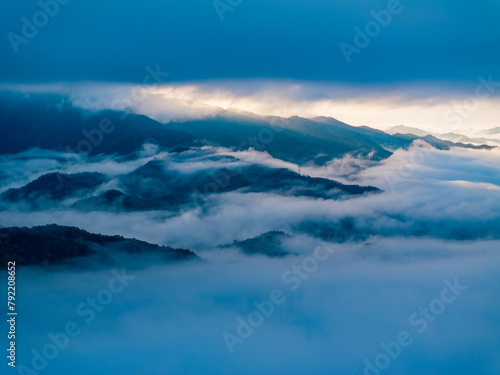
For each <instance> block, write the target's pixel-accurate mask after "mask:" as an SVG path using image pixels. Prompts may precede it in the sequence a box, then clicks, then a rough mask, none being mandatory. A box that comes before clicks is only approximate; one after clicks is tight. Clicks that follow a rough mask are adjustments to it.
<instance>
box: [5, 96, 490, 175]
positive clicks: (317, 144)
mask: <svg viewBox="0 0 500 375" xmlns="http://www.w3.org/2000/svg"><path fill="white" fill-rule="evenodd" d="M0 116H1V121H0V131H2V134H3V137H2V138H1V139H0V152H1V153H4V154H11V153H18V152H21V151H26V150H28V149H30V148H35V147H37V148H41V149H47V150H56V151H70V152H75V153H76V152H80V153H84V154H89V155H90V156H95V155H98V154H108V155H110V154H118V155H129V154H131V153H133V152H136V151H137V150H139V149H140V148H141V146H142V145H143V144H144V143H146V142H148V143H153V144H156V145H158V146H160V147H161V148H163V149H167V150H173V149H179V148H181V149H182V148H190V147H196V146H200V145H215V146H222V147H227V148H233V149H235V150H247V149H249V148H254V149H256V150H258V151H264V150H265V151H266V152H268V153H269V154H270V155H272V156H273V157H275V158H278V159H281V160H285V161H289V162H293V163H296V164H299V165H301V164H306V163H311V162H312V163H315V164H317V165H323V164H325V163H326V162H328V161H329V160H331V159H332V158H338V157H342V156H344V155H346V154H352V155H354V156H356V155H361V156H363V157H369V158H371V159H372V160H381V159H385V158H387V157H389V156H390V155H391V151H392V150H395V149H397V148H402V147H408V146H409V145H410V144H411V142H412V141H413V140H414V139H416V138H422V139H424V140H426V141H427V142H429V143H430V144H431V145H433V146H435V147H439V148H448V147H452V146H455V147H471V148H477V147H480V148H490V146H477V145H472V144H462V143H457V144H455V143H453V142H443V141H441V140H438V139H434V138H429V137H427V139H426V136H417V137H408V136H404V135H401V134H396V135H390V134H387V133H384V132H382V131H379V130H376V129H372V128H369V127H354V126H350V125H347V124H345V123H342V122H340V121H337V120H335V119H332V118H324V117H319V118H315V119H304V118H300V117H291V118H288V119H283V118H276V117H259V116H245V115H241V114H236V113H231V112H226V113H225V114H222V115H217V116H215V117H213V118H207V119H203V120H191V121H182V122H170V123H168V124H161V123H159V122H157V121H155V120H153V119H151V118H149V117H146V116H142V115H136V114H128V113H124V112H120V111H112V110H105V111H100V112H91V111H88V110H84V109H81V108H78V107H74V106H73V105H72V103H71V101H70V100H69V99H67V98H64V97H61V96H57V95H29V96H26V95H21V94H14V93H10V92H2V93H0Z"/></svg>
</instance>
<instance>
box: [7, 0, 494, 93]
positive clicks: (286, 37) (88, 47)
mask: <svg viewBox="0 0 500 375" xmlns="http://www.w3.org/2000/svg"><path fill="white" fill-rule="evenodd" d="M43 2H50V0H45V1H42V3H43ZM233 3H239V2H233ZM400 4H401V5H400V7H401V9H402V11H401V12H399V13H398V14H394V15H392V17H391V21H390V22H389V24H388V25H387V27H382V28H381V30H380V32H379V33H378V34H377V35H376V36H374V37H373V38H372V39H373V40H371V41H370V43H369V44H368V45H367V46H366V47H363V48H362V49H361V52H360V53H359V54H355V55H353V56H352V60H353V61H352V62H351V63H350V64H347V62H346V59H345V58H344V56H343V54H342V52H341V49H340V48H339V45H340V43H342V42H346V43H350V44H352V45H354V38H355V35H356V32H355V30H354V28H355V27H359V28H360V29H362V30H364V29H365V26H366V25H367V23H369V22H370V21H373V19H374V17H373V15H372V14H371V13H370V12H371V11H372V10H373V11H382V10H385V9H388V1H385V0H377V1H371V2H362V1H349V2H345V1H321V0H315V1H308V2H305V1H301V2H294V3H290V2H273V3H269V2H268V1H263V0H261V1H252V2H247V1H243V2H241V4H240V5H237V6H236V7H233V8H234V9H233V10H232V11H231V12H227V13H226V14H225V19H224V21H223V22H221V21H220V19H219V16H218V15H217V12H216V11H215V9H214V5H213V2H212V1H199V0H190V1H184V2H181V3H177V2H168V3H158V2H156V1H153V0H146V1H142V2H140V3H137V2H133V1H126V2H122V6H120V7H116V4H115V3H113V2H111V1H101V2H98V3H92V4H89V3H88V2H85V1H81V0H71V1H69V2H68V3H67V4H66V5H61V6H60V9H59V11H58V12H57V14H55V16H54V17H49V18H48V22H47V24H46V25H45V26H42V27H40V28H39V30H38V32H37V34H36V35H35V36H34V37H33V38H27V41H28V43H27V44H20V45H19V46H18V47H19V53H17V54H15V53H14V49H13V47H12V45H11V43H10V42H9V39H8V37H7V35H8V33H10V32H13V33H16V34H18V35H20V36H22V27H23V23H24V21H22V17H26V19H28V20H29V21H31V22H32V21H33V17H34V15H36V14H37V12H39V11H40V10H41V8H40V6H39V5H38V4H37V2H35V1H31V2H23V3H19V2H2V5H1V6H0V13H1V14H3V15H4V20H3V22H2V23H1V25H2V26H1V30H0V31H1V32H0V34H1V35H2V42H1V43H0V54H1V56H2V60H1V62H0V72H1V74H0V80H1V81H8V82H40V81H44V82H52V81H81V80H93V81H120V82H136V83H141V82H142V80H143V78H144V76H145V75H146V74H148V73H147V71H146V67H147V66H151V67H155V66H156V65H157V64H160V66H161V69H163V70H164V71H166V72H170V76H169V77H168V80H170V81H185V80H200V79H212V78H258V77H265V78H269V77H272V78H295V79H306V80H331V81H344V82H358V83H366V82H398V81H415V80H434V81H436V80H437V81H443V80H444V81H469V82H470V81H474V80H475V79H476V78H477V77H478V76H479V75H481V74H489V73H493V74H494V75H495V76H497V77H498V76H500V71H499V68H498V67H499V66H500V65H499V58H500V55H499V52H498V48H496V46H497V45H498V41H499V40H498V38H499V35H500V31H499V26H498V22H496V17H497V15H498V12H499V5H498V3H497V2H495V1H490V0H481V1H479V2H475V3H474V4H471V3H469V2H466V1H455V2H453V3H450V2H448V1H444V0H440V1H429V0H428V1H425V0H421V1H410V0H401V2H400ZM398 9H400V8H398ZM39 17H40V16H39ZM35 22H38V24H42V25H43V23H44V20H43V16H41V18H40V19H39V20H38V21H35ZM35 62H36V63H35ZM33 64H36V69H34V68H33V67H34V65H33Z"/></svg>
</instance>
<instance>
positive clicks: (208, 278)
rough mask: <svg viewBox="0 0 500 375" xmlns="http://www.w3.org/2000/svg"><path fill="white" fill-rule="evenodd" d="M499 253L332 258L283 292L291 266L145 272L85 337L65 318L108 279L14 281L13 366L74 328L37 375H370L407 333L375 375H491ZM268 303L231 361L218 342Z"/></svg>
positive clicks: (410, 244) (470, 245) (427, 249)
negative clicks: (277, 294) (369, 368)
mask: <svg viewBox="0 0 500 375" xmlns="http://www.w3.org/2000/svg"><path fill="white" fill-rule="evenodd" d="M498 245H499V242H498V241H481V242H475V241H471V242H454V241H449V242H444V241H438V240H414V239H413V240H408V239H401V238H397V239H378V240H375V243H374V244H372V245H370V246H365V245H363V244H360V245H355V244H351V245H342V246H338V245H337V246H333V247H332V249H333V251H334V253H333V254H332V255H331V256H330V257H329V258H328V259H326V260H324V261H321V262H319V264H318V266H317V269H316V270H315V271H311V272H308V273H307V276H308V278H307V279H305V280H302V281H301V283H300V285H299V287H298V288H297V289H296V290H292V287H293V286H294V284H291V283H289V282H284V281H283V275H284V274H285V272H286V270H289V269H291V267H292V266H293V265H301V264H302V261H303V259H304V258H303V257H289V258H285V259H267V258H263V257H244V256H236V255H235V254H232V256H231V257H230V258H229V259H230V260H229V261H228V260H227V259H228V258H225V259H224V258H222V257H219V258H217V260H211V261H208V262H204V263H201V264H200V263H196V264H184V265H175V266H151V267H150V268H147V269H144V270H142V271H128V272H127V274H128V275H131V276H129V277H134V279H133V280H130V281H128V285H126V286H125V287H124V288H123V290H122V291H121V292H120V293H117V294H115V295H114V296H113V299H112V301H111V302H110V303H109V304H107V305H104V306H101V305H99V306H98V307H99V309H102V311H99V312H95V317H94V319H93V320H91V321H90V322H89V323H87V322H86V321H85V319H90V314H89V313H85V314H83V311H84V310H83V309H80V313H79V312H78V311H77V310H76V309H77V307H78V306H80V305H81V304H82V303H84V304H85V301H86V299H87V297H96V295H99V293H100V291H101V290H102V289H103V288H104V289H105V288H107V285H108V283H109V280H110V279H112V278H113V277H114V276H113V274H112V273H110V272H109V271H100V272H87V273H77V274H71V273H55V274H50V273H47V272H44V271H37V270H24V271H21V272H20V273H19V275H18V280H19V281H18V290H19V306H18V309H19V311H22V312H23V314H22V315H20V316H19V320H18V323H17V324H18V327H19V328H18V329H19V333H20V335H19V339H18V343H19V344H18V345H19V348H18V353H19V354H18V355H19V358H18V360H19V364H23V365H26V366H29V367H31V364H30V363H31V360H32V356H33V355H32V354H31V353H30V351H31V350H32V349H35V350H37V351H38V352H42V351H43V349H44V347H45V346H46V345H47V344H50V342H51V341H50V340H49V338H48V336H47V335H48V334H49V333H54V334H55V333H56V332H60V331H63V330H64V327H65V325H66V324H67V322H69V321H74V322H76V323H77V325H78V327H79V328H80V329H81V332H80V333H79V334H78V335H77V336H76V337H73V338H70V340H69V343H68V344H67V346H66V347H65V348H64V349H60V350H59V353H58V355H57V356H56V357H55V358H54V359H51V360H49V361H48V364H47V367H46V368H45V369H44V370H43V371H41V372H40V373H48V374H65V373H67V371H68V369H71V372H72V373H74V374H87V373H89V372H97V373H106V372H113V373H116V372H119V373H124V374H143V373H144V374H153V375H154V374H200V373H207V372H209V373H217V374H231V373H235V372H236V373H239V374H255V373H259V374H285V373H289V374H304V373H316V374H341V373H347V374H363V371H364V369H365V364H364V361H365V359H368V360H370V361H372V362H373V361H374V359H375V357H376V356H377V355H379V354H380V353H383V351H382V349H381V347H380V344H381V343H382V342H383V343H386V344H388V343H390V342H392V341H396V339H397V337H398V335H399V334H400V333H401V332H402V331H406V332H409V334H410V335H411V339H412V344H411V345H410V346H408V347H404V348H402V351H401V354H400V355H399V356H398V357H397V358H395V359H393V360H391V363H390V366H389V367H388V368H387V369H385V370H384V371H383V373H385V374H436V375H438V374H439V375H443V374H456V373H472V372H473V373H477V374H492V375H493V374H496V373H498V369H499V367H498V366H499V364H500V363H499V358H498V347H499V346H498V345H499V341H498V337H499V334H500V322H499V319H498V316H499V313H500V306H499V304H498V303H497V302H495V301H497V298H495V296H496V295H497V294H498V292H500V288H499V285H500V284H499V283H498V281H499V276H498V267H499V266H500V257H499V254H498V251H497V250H498ZM309 250H312V249H309ZM124 267H126V265H124ZM455 278H457V280H456V281H457V283H458V284H459V285H460V286H464V287H466V289H465V290H463V291H462V292H460V293H461V294H460V295H459V296H457V298H456V299H455V300H454V301H453V302H452V303H449V304H447V305H446V307H445V310H444V311H442V312H440V313H439V314H435V315H432V314H431V315H430V317H431V318H432V319H433V321H432V322H430V321H429V322H428V323H427V325H426V326H425V329H424V326H423V325H420V324H419V325H416V324H415V322H413V324H411V323H410V321H409V317H410V316H412V314H413V313H415V312H418V311H419V308H420V307H428V306H429V304H431V302H432V301H433V300H435V299H436V298H437V299H439V298H440V294H441V292H442V290H443V289H444V288H445V287H446V285H447V284H446V281H445V280H448V281H449V282H451V283H453V282H454V281H455ZM275 289H279V290H281V291H282V292H283V296H284V297H282V300H283V298H284V299H285V300H284V302H283V303H281V304H279V305H275V308H274V311H273V312H272V314H270V316H269V317H266V318H265V319H264V320H263V322H262V323H261V324H260V325H258V326H257V327H256V328H254V331H253V333H252V334H251V335H249V337H248V338H245V339H244V340H243V342H242V343H237V344H235V345H234V346H232V349H234V351H233V353H231V352H230V350H229V349H228V346H226V344H225V341H224V339H223V334H224V333H226V332H227V333H229V334H233V335H236V334H237V333H236V330H237V327H238V324H239V323H238V321H237V318H238V317H241V318H243V319H247V317H248V315H249V314H251V313H254V312H255V311H256V307H255V305H254V302H255V301H257V302H259V303H261V302H262V301H264V300H266V299H269V298H270V297H269V296H270V293H271V292H272V291H273V290H275ZM56 306H57V308H56ZM85 311H86V310H85ZM25 317H29V319H28V318H25ZM419 330H421V331H422V332H419ZM88 358H93V361H89V360H88Z"/></svg>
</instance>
